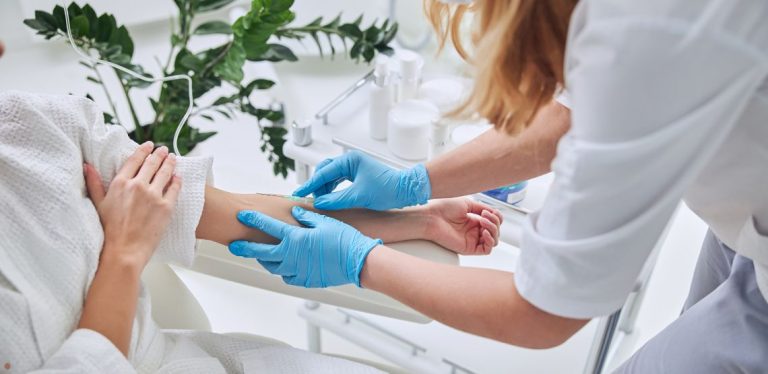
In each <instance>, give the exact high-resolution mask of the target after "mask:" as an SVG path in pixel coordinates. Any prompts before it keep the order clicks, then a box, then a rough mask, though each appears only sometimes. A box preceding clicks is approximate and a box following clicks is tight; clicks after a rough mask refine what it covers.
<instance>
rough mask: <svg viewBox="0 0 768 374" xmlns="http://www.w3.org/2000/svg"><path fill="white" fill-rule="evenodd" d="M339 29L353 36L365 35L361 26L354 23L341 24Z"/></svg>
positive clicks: (357, 37)
mask: <svg viewBox="0 0 768 374" xmlns="http://www.w3.org/2000/svg"><path fill="white" fill-rule="evenodd" d="M339 31H341V32H342V33H344V34H346V35H348V36H349V37H351V38H355V39H359V38H362V37H363V32H362V31H361V30H360V27H359V26H358V25H356V24H354V23H346V24H343V25H341V26H339Z"/></svg>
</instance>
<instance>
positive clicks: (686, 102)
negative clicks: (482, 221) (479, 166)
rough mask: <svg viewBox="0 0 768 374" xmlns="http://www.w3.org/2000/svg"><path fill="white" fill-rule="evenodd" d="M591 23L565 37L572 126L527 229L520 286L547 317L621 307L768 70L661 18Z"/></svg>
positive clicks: (748, 54) (724, 42) (736, 47)
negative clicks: (683, 200) (546, 191)
mask: <svg viewBox="0 0 768 374" xmlns="http://www.w3.org/2000/svg"><path fill="white" fill-rule="evenodd" d="M619 21H621V22H617V20H610V21H602V22H600V21H598V22H593V23H592V24H590V25H588V26H587V27H585V28H583V29H582V30H581V31H580V32H579V33H578V34H577V35H575V37H573V38H572V40H571V41H570V44H569V47H568V48H569V61H568V62H567V66H568V70H567V77H568V82H567V84H568V93H569V94H570V99H571V100H572V105H573V108H572V112H571V115H572V127H571V130H570V132H569V133H568V134H566V135H565V136H564V138H563V139H562V140H561V141H560V144H559V146H558V153H557V157H556V159H555V161H554V162H553V171H554V173H555V180H554V184H553V185H552V188H551V190H550V193H549V196H548V198H547V201H546V203H545V204H544V206H543V208H542V210H541V211H540V212H539V213H537V214H533V215H532V216H531V217H530V219H529V220H528V222H527V224H526V227H525V228H524V233H523V239H522V244H521V250H522V253H521V257H520V261H519V263H518V268H517V271H516V274H515V281H516V284H517V287H518V289H519V292H520V294H521V295H522V296H523V297H524V298H525V299H526V300H528V301H529V302H531V303H532V304H533V305H535V306H537V307H538V308H540V309H542V310H544V311H547V312H549V313H552V314H556V315H560V316H564V317H570V318H591V317H595V316H600V315H606V314H609V313H611V312H613V311H615V310H616V309H618V308H620V307H621V305H622V304H623V302H624V300H625V298H626V297H627V295H628V294H629V292H630V291H631V289H632V287H633V284H634V282H635V281H636V279H637V276H638V274H639V272H640V271H641V269H642V266H643V264H644V262H645V260H646V259H647V257H648V255H649V253H650V251H651V250H652V249H653V247H654V245H655V243H656V242H657V241H658V239H659V237H660V235H661V233H662V232H663V230H664V227H665V226H666V224H667V222H668V221H669V219H670V216H671V215H672V214H673V212H674V210H675V208H676V206H677V205H678V203H679V202H680V199H681V197H682V195H683V193H684V191H685V190H686V188H687V187H688V186H689V185H690V184H691V183H692V181H693V180H694V179H695V178H696V176H697V174H698V173H699V172H700V170H702V168H703V167H704V166H705V165H706V164H707V163H708V162H709V161H710V159H711V158H712V157H713V154H714V153H715V152H716V151H717V149H718V147H719V146H720V145H721V144H722V143H723V141H724V139H725V138H726V137H727V136H728V134H729V132H730V131H731V129H732V128H733V126H734V124H735V123H736V121H737V119H738V117H739V116H740V114H741V112H742V111H743V109H744V107H745V104H746V102H747V100H749V98H750V96H751V95H752V93H753V92H754V91H755V90H756V88H757V86H758V85H759V83H760V81H761V80H762V77H763V76H764V74H765V71H764V69H765V68H764V66H765V65H764V64H759V63H758V57H756V56H757V54H756V53H754V51H751V50H749V49H747V48H746V47H744V46H743V45H742V44H739V43H736V42H734V41H732V40H730V39H728V38H727V37H723V36H722V35H719V36H718V38H716V39H715V38H714V37H712V36H711V34H709V33H707V32H702V33H701V34H699V35H690V34H688V35H686V34H684V32H686V31H687V30H688V29H689V28H687V27H680V25H679V24H678V25H676V27H664V26H663V25H662V23H661V22H658V23H653V25H650V24H647V23H645V22H640V21H637V22H634V21H631V20H629V21H626V22H625V21H624V20H619Z"/></svg>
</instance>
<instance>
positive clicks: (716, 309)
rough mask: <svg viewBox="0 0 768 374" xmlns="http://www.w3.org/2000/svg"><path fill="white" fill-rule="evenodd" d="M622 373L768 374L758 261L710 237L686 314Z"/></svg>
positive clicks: (766, 308) (767, 316) (767, 327)
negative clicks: (757, 269)
mask: <svg viewBox="0 0 768 374" xmlns="http://www.w3.org/2000/svg"><path fill="white" fill-rule="evenodd" d="M616 372H618V373H768V303H766V301H765V298H763V295H762V294H761V293H760V290H759V289H758V288H757V283H756V281H755V268H754V266H753V265H752V261H751V260H750V259H748V258H746V257H743V256H740V255H738V254H736V253H735V252H734V251H733V250H731V249H730V248H728V247H727V246H725V244H723V243H722V242H720V240H718V239H717V238H716V237H715V236H714V235H713V234H712V232H709V233H707V236H706V238H705V239H704V245H703V247H702V250H701V255H699V260H698V263H697V264H696V271H695V272H694V275H693V283H692V284H691V290H690V292H689V294H688V299H687V300H686V302H685V305H684V307H683V313H682V314H681V315H680V317H679V318H677V320H675V321H674V322H673V323H672V324H671V325H669V326H668V327H667V328H666V329H664V330H663V331H662V332H661V333H659V334H658V335H657V336H655V337H654V338H653V339H651V340H650V341H648V343H646V344H645V345H644V346H643V347H642V348H640V350H639V351H638V352H637V353H635V355H634V356H632V357H631V358H630V359H629V360H627V362H625V363H624V364H623V365H622V366H621V367H620V368H619V369H618V370H617V371H616Z"/></svg>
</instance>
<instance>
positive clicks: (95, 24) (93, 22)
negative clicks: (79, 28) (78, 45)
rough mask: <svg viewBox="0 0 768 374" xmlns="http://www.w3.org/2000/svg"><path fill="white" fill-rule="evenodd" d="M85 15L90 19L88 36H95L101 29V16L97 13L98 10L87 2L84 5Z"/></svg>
mask: <svg viewBox="0 0 768 374" xmlns="http://www.w3.org/2000/svg"><path fill="white" fill-rule="evenodd" d="M83 15H84V16H85V18H86V19H88V25H89V26H90V27H89V33H88V37H90V38H95V37H96V35H97V34H98V31H99V17H98V16H97V15H96V11H94V10H93V8H92V7H91V6H90V5H89V4H86V5H85V6H84V7H83Z"/></svg>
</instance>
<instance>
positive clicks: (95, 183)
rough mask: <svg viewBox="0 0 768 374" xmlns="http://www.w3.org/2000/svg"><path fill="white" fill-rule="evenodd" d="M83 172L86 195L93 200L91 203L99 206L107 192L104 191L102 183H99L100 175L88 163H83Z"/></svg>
mask: <svg viewBox="0 0 768 374" xmlns="http://www.w3.org/2000/svg"><path fill="white" fill-rule="evenodd" d="M83 172H84V174H85V187H86V188H87V189H88V197H90V198H91V201H93V205H96V206H99V204H101V202H102V201H103V200H104V196H105V195H106V194H107V193H106V191H104V184H103V183H101V175H99V172H98V171H97V170H96V168H94V167H93V166H91V165H90V164H83Z"/></svg>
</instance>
